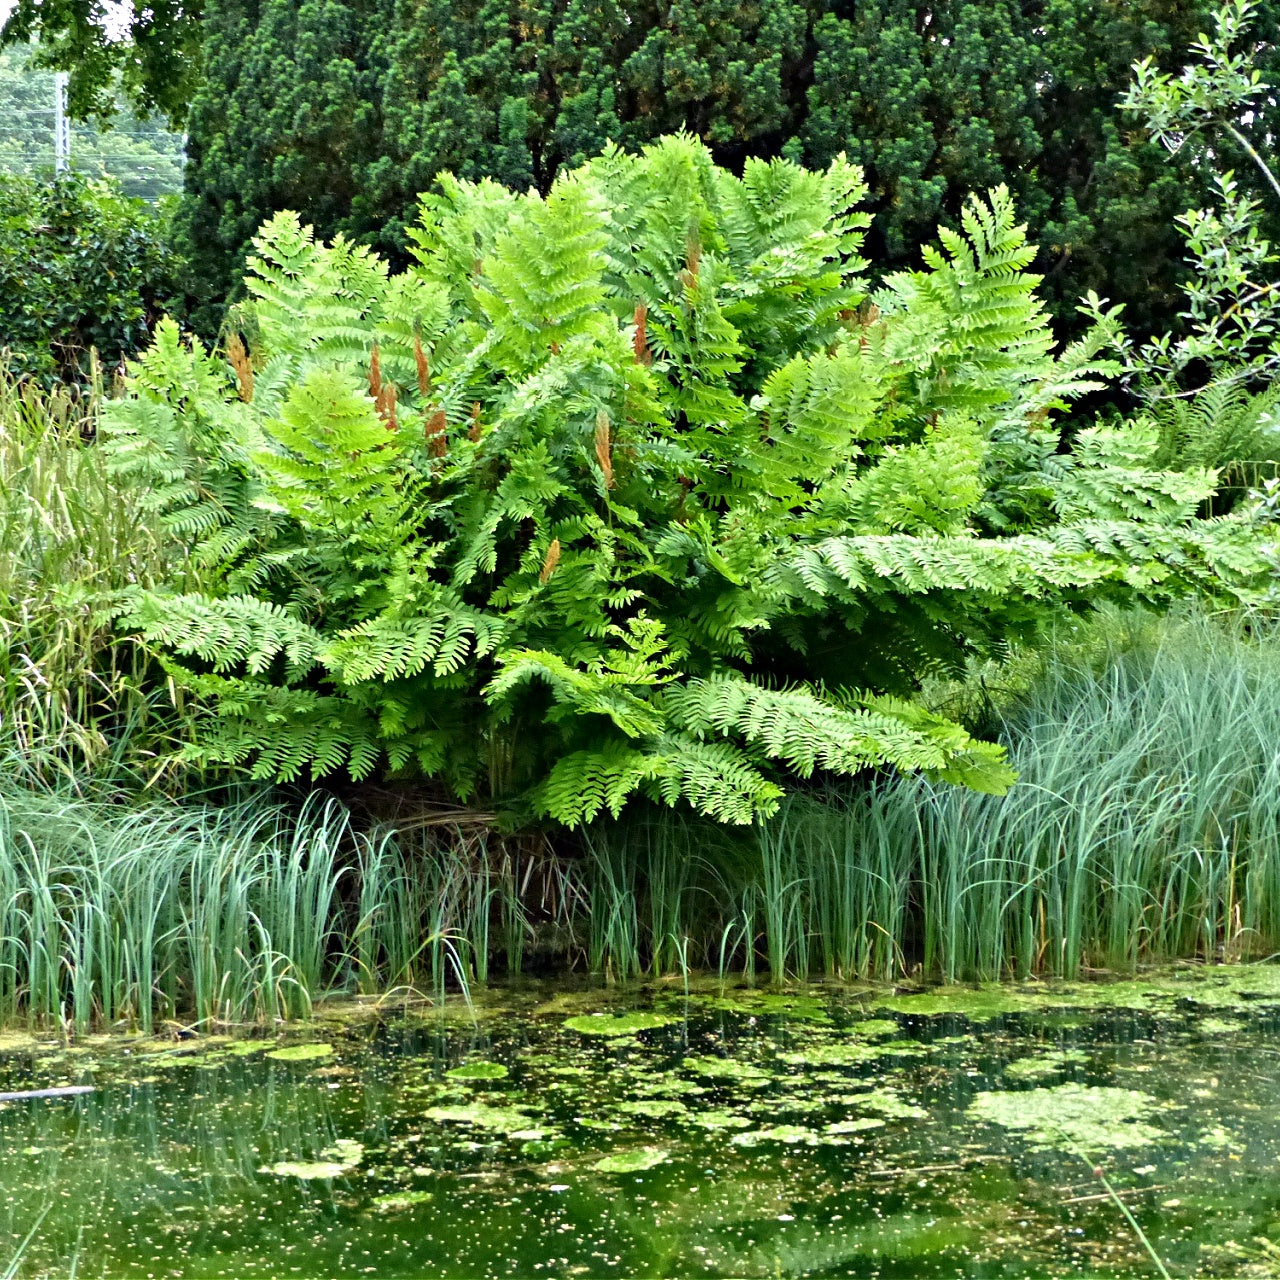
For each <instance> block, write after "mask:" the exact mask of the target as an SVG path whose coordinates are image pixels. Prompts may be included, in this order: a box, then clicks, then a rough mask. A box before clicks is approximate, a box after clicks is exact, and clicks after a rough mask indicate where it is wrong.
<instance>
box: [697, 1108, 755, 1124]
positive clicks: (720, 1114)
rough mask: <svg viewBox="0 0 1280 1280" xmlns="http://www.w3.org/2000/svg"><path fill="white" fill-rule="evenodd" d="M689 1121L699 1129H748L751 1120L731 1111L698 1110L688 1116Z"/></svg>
mask: <svg viewBox="0 0 1280 1280" xmlns="http://www.w3.org/2000/svg"><path fill="white" fill-rule="evenodd" d="M689 1123H690V1124H695V1125H697V1126H698V1127H699V1128H700V1129H749V1128H751V1121H750V1120H748V1119H747V1117H746V1116H739V1115H734V1113H733V1112H732V1111H722V1110H715V1109H713V1110H711V1111H699V1112H696V1113H693V1114H690V1116H689Z"/></svg>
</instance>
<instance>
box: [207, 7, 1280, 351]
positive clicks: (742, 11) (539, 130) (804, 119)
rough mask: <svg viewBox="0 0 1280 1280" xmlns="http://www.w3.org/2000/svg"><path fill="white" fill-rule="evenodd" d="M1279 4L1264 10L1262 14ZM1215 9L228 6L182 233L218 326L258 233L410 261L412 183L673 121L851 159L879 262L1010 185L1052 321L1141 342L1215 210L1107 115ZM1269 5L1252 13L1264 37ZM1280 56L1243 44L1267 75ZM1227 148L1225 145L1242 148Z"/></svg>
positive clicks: (741, 146)
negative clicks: (1080, 309)
mask: <svg viewBox="0 0 1280 1280" xmlns="http://www.w3.org/2000/svg"><path fill="white" fill-rule="evenodd" d="M1268 5H1269V6H1270V5H1271V0H1268ZM1206 9H1207V0H1194V2H1191V3H1186V4H1183V3H1177V4H1170V3H1167V2H1166V0H1140V2H1139V3H1132V4H1123V5H1119V4H1105V5H1100V4H1097V3H1096V2H1095V0H1034V2H1033V3H1026V2H1025V0H944V2H943V3H930V4H924V3H921V2H920V0H875V2H874V3H858V4H856V5H855V4H852V3H846V2H844V0H840V2H833V0H753V3H750V4H744V3H740V2H739V0H714V2H707V0H701V2H699V3H696V4H694V3H687V2H686V0H677V2H676V3H660V4H659V3H653V2H646V3H641V4H630V5H626V6H620V5H618V4H616V3H614V2H613V0H536V2H535V0H521V2H520V3H513V2H512V0H448V2H447V3H446V2H445V0H414V2H413V3H409V2H408V0H225V3H221V4H219V5H218V6H217V7H216V9H212V10H210V11H209V14H208V16H207V19H206V29H205V30H206V35H205V77H206V78H205V83H204V86H203V88H202V89H201V91H200V93H199V94H198V95H197V96H196V99H195V102H194V105H193V109H192V114H191V119H190V127H189V133H190V154H191V157H192V167H191V170H190V173H189V179H188V182H189V197H188V201H187V206H186V211H185V215H184V217H185V219H186V228H187V230H186V233H185V235H186V241H187V245H188V247H189V250H190V252H192V253H193V254H195V255H196V263H197V265H196V268H195V270H193V272H192V280H193V288H194V289H195V291H196V292H197V293H200V292H202V291H203V298H204V301H205V303H206V310H205V312H204V313H203V315H204V319H205V322H206V327H207V328H208V329H209V330H210V331H211V332H212V331H214V330H216V327H217V323H218V321H219V320H220V318H221V312H220V311H219V310H218V307H219V305H220V302H221V300H222V299H223V298H224V297H225V295H226V294H227V292H228V291H229V290H231V289H232V288H233V286H234V285H235V284H236V283H237V282H238V279H239V276H240V273H241V266H242V263H243V261H244V255H245V253H246V252H247V251H248V249H249V244H250V240H251V237H252V236H253V234H254V233H255V232H256V230H257V227H258V225H259V224H260V223H261V222H262V221H263V220H264V219H266V218H267V217H268V216H270V215H271V214H272V213H274V212H276V211H279V210H283V209H294V210H298V211H300V212H301V213H302V214H303V216H304V217H305V218H306V219H308V220H309V221H311V222H312V223H313V224H314V225H315V226H316V228H317V230H318V231H319V232H320V233H321V234H322V235H326V236H331V235H333V234H334V233H336V232H338V231H342V232H345V233H346V234H348V235H350V236H352V237H354V238H355V239H357V240H360V241H362V242H364V243H368V244H371V245H372V246H374V247H376V248H377V249H378V250H379V251H380V252H382V253H383V254H384V255H388V256H390V257H391V259H392V260H393V261H396V262H403V261H404V258H403V254H404V252H405V246H406V234H407V228H408V227H410V226H411V225H412V223H413V221H414V218H415V216H416V212H415V211H416V206H417V197H418V194H419V193H420V192H422V191H425V190H427V189H429V188H430V186H431V184H432V182H433V181H434V179H435V176H436V174H437V173H438V172H439V171H440V170H442V169H447V170H449V171H451V172H453V173H455V174H457V175H458V176H459V177H463V178H467V179H469V180H479V179H481V178H483V177H492V178H495V179H497V180H498V181H500V182H502V183H504V184H505V185H508V186H512V187H514V188H516V189H519V190H524V189H526V188H527V187H528V186H529V185H530V184H533V185H535V186H537V188H538V189H539V190H540V191H542V192H544V193H545V192H546V191H547V189H548V187H549V184H550V182H551V180H552V178H553V177H554V175H555V174H556V173H557V172H558V171H559V169H560V168H561V167H562V166H570V167H572V166H574V165H578V164H581V163H583V162H584V161H585V160H586V159H587V158H588V157H590V156H593V155H596V154H598V152H599V151H600V150H601V149H602V148H603V147H604V145H605V144H606V143H607V142H609V141H613V142H616V143H618V144H619V145H621V146H623V147H624V148H626V149H631V150H634V149H636V148H638V147H641V146H643V145H644V144H645V143H647V142H649V141H652V140H653V139H655V138H657V137H659V136H661V135H664V134H668V133H672V132H675V131H678V130H681V129H684V130H688V131H690V132H692V133H694V134H696V135H697V136H698V137H700V138H701V139H702V140H703V141H704V142H706V143H707V144H708V145H709V146H710V147H711V149H712V152H713V154H714V155H715V156H716V159H717V160H718V161H719V162H720V163H721V164H724V165H727V166H728V167H730V168H733V169H734V170H735V171H740V168H741V165H742V163H743V161H744V160H745V159H746V158H747V157H748V156H759V157H764V158H769V157H773V156H779V155H785V156H787V157H789V158H791V159H793V160H796V161H799V162H803V163H806V164H809V165H811V166H814V167H822V166H824V165H826V164H827V163H829V162H830V160H831V159H832V158H833V157H834V156H836V155H837V154H840V153H845V154H847V155H848V156H849V158H850V159H851V160H853V161H855V162H857V163H860V164H861V165H863V167H864V169H865V171H866V173H867V178H868V183H869V188H870V189H869V199H868V208H869V210H870V211H871V212H872V213H873V215H874V220H873V223H872V226H871V228H870V229H869V236H868V242H867V250H866V251H867V256H868V257H869V258H870V260H871V261H872V262H873V263H874V264H875V265H876V266H877V268H883V269H885V270H892V269H896V268H900V267H904V266H909V265H911V264H913V263H914V262H915V261H916V260H917V254H918V251H919V247H920V245H921V244H922V243H924V242H926V241H927V240H928V239H929V238H930V237H931V236H932V235H933V229H934V226H935V224H936V223H937V222H938V221H940V220H943V221H948V222H949V223H950V224H952V225H957V222H956V220H957V219H958V216H959V213H960V208H961V205H962V203H963V200H964V198H965V197H966V195H967V194H968V193H969V192H970V191H975V190H985V189H987V188H990V187H993V186H995V185H998V184H1001V183H1003V184H1005V185H1007V186H1008V187H1009V189H1010V191H1011V192H1012V193H1013V195H1014V198H1015V200H1016V202H1017V206H1018V209H1019V211H1020V214H1021V216H1022V217H1024V218H1025V219H1027V221H1028V223H1029V226H1030V228H1031V233H1032V236H1033V238H1036V239H1038V241H1039V243H1040V246H1041V248H1040V257H1039V261H1038V263H1037V266H1038V269H1039V270H1040V271H1041V272H1042V274H1044V275H1045V277H1046V280H1045V284H1044V296H1045V297H1046V300H1047V301H1048V303H1049V306H1050V309H1051V311H1052V312H1053V314H1054V315H1055V318H1056V320H1057V322H1058V323H1059V324H1065V325H1068V326H1070V325H1072V324H1074V323H1075V321H1076V317H1075V312H1074V308H1075V305H1076V302H1077V301H1078V299H1079V298H1080V297H1081V296H1082V295H1083V294H1084V293H1085V292H1086V291H1087V290H1089V289H1093V290H1095V291H1096V292H1098V293H1099V294H1101V295H1103V296H1107V297H1110V298H1112V299H1117V300H1122V301H1124V302H1125V304H1126V307H1127V316H1128V319H1129V322H1130V324H1131V326H1132V327H1134V329H1135V331H1136V332H1137V333H1139V334H1140V335H1145V334H1148V333H1150V332H1153V331H1158V330H1160V329H1163V328H1167V327H1168V326H1169V324H1170V322H1171V320H1172V319H1173V317H1174V315H1175V313H1176V310H1177V306H1176V301H1175V298H1176V292H1177V285H1178V281H1179V279H1180V277H1181V258H1182V242H1181V238H1180V236H1179V235H1178V233H1177V231H1176V230H1175V228H1174V226H1173V218H1174V216H1175V215H1176V214H1178V213H1180V212H1181V211H1182V210H1184V209H1186V208H1188V207H1189V206H1193V205H1196V204H1198V203H1203V200H1204V184H1203V181H1202V178H1201V177H1200V175H1199V173H1198V170H1197V166H1196V164H1195V163H1194V157H1193V156H1192V155H1190V154H1189V153H1188V154H1187V155H1185V156H1183V157H1182V158H1181V159H1180V160H1179V161H1178V163H1177V164H1176V165H1173V166H1170V165H1168V164H1166V162H1165V160H1164V158H1163V156H1162V153H1161V148H1160V147H1159V145H1158V144H1157V143H1156V142H1155V141H1153V140H1151V139H1149V138H1148V137H1147V135H1146V133H1145V132H1144V130H1143V129H1142V128H1141V127H1138V126H1139V122H1138V120H1137V119H1136V118H1135V117H1134V116H1132V115H1131V114H1128V113H1126V112H1124V111H1122V110H1121V109H1120V107H1119V105H1118V104H1119V99H1120V96H1121V94H1122V93H1123V91H1124V89H1125V87H1126V85H1127V84H1128V81H1129V78H1130V72H1129V68H1130V65H1131V64H1132V63H1133V62H1134V61H1136V60H1138V59H1141V58H1143V57H1147V56H1153V57H1154V58H1155V59H1156V64H1157V65H1158V66H1168V67H1172V66H1176V65H1178V64H1179V62H1180V61H1181V60H1183V59H1184V58H1185V54H1186V51H1187V50H1188V49H1189V47H1190V44H1191V42H1192V41H1194V40H1195V38H1196V35H1197V33H1198V31H1199V29H1200V27H1201V25H1202V23H1203V15H1204V12H1205V11H1206ZM1275 17H1276V11H1275V9H1274V7H1273V6H1271V7H1266V8H1264V10H1263V12H1262V16H1261V21H1262V22H1263V23H1264V24H1265V23H1266V22H1270V23H1271V29H1272V30H1273V31H1274V30H1275ZM1274 44H1275V42H1274V41H1273V42H1272V45H1271V46H1266V45H1264V46H1263V47H1262V48H1260V49H1259V50H1258V51H1257V54H1256V56H1257V57H1258V59H1259V61H1260V64H1263V65H1265V64H1268V63H1269V62H1271V61H1274V60H1275V58H1276V56H1277V55H1276V54H1275V51H1274ZM1233 145H1234V144H1233V143H1232V142H1231V140H1230V139H1227V151H1226V153H1225V154H1227V155H1228V156H1231V155H1233V154H1234V152H1233V150H1232V147H1233Z"/></svg>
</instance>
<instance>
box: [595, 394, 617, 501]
mask: <svg viewBox="0 0 1280 1280" xmlns="http://www.w3.org/2000/svg"><path fill="white" fill-rule="evenodd" d="M596 460H597V461H598V462H599V463H600V470H601V471H603V472H604V487H605V488H606V489H612V488H613V447H612V442H611V440H610V437H609V415H608V414H607V413H605V411H604V410H603V409H601V410H600V412H599V413H597V414H596Z"/></svg>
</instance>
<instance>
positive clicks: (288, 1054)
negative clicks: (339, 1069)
mask: <svg viewBox="0 0 1280 1280" xmlns="http://www.w3.org/2000/svg"><path fill="white" fill-rule="evenodd" d="M332 1056H333V1045H331V1044H290V1045H286V1046H285V1047H284V1048H283V1049H272V1050H271V1052H270V1053H269V1054H267V1057H268V1058H274V1059H275V1060H276V1061H277V1062H315V1061H316V1060H318V1059H320V1058H331V1057H332Z"/></svg>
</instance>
